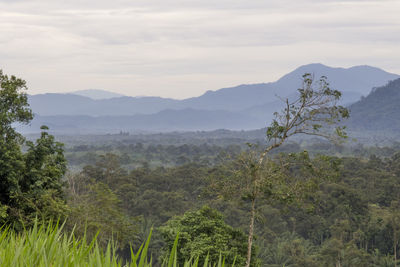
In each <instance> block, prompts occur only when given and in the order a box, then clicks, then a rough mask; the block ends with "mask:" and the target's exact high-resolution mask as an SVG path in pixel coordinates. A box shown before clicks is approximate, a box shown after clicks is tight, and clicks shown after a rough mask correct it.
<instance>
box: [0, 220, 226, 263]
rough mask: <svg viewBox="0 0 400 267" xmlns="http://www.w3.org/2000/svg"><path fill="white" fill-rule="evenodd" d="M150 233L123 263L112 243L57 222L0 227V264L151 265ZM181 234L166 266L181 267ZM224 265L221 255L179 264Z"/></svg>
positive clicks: (166, 261)
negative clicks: (67, 229) (18, 228)
mask: <svg viewBox="0 0 400 267" xmlns="http://www.w3.org/2000/svg"><path fill="white" fill-rule="evenodd" d="M150 240H151V232H150V234H149V236H148V238H147V240H146V242H145V243H144V244H142V246H141V247H140V248H139V249H138V251H137V252H134V251H133V250H132V249H131V261H130V262H124V261H122V259H120V258H119V257H118V256H117V253H116V248H115V246H114V245H113V243H112V242H109V243H108V245H107V247H106V249H102V248H100V247H99V246H98V244H97V242H96V238H94V239H93V240H90V241H88V240H86V237H85V236H84V237H83V238H82V239H77V238H75V236H74V235H73V233H71V234H66V233H64V232H63V231H62V226H59V225H58V224H55V225H52V224H49V225H47V226H38V224H35V225H34V226H33V227H32V228H31V229H29V230H26V231H24V232H22V233H15V232H14V231H12V230H10V229H9V228H4V227H3V228H2V229H1V230H0V266H13V267H28V266H35V267H44V266H46V267H47V266H49V267H50V266H51V267H53V266H54V267H55V266H63V267H68V266H71V267H72V266H74V267H75V266H99V267H100V266H104V267H114V266H128V267H131V266H132V267H150V266H152V259H151V257H148V247H149V243H150ZM178 240H179V237H178V236H177V238H176V240H175V243H174V246H173V249H172V251H171V253H170V256H169V258H168V259H166V260H165V261H164V263H163V264H162V266H163V267H178V265H177V258H178V257H179V255H178V253H177V246H178ZM201 266H202V267H210V266H211V267H225V263H224V259H223V258H222V257H220V259H219V261H218V263H210V262H209V261H208V257H206V259H205V260H204V263H202V264H201V265H200V264H199V258H196V259H188V260H187V261H186V262H185V264H184V266H179V267H201Z"/></svg>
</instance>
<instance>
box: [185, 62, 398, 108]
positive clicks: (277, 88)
mask: <svg viewBox="0 0 400 267" xmlns="http://www.w3.org/2000/svg"><path fill="white" fill-rule="evenodd" d="M305 73H311V74H314V76H315V78H316V79H318V78H319V77H321V76H326V77H327V78H328V81H329V82H330V85H331V87H332V88H333V89H337V90H340V91H341V92H343V101H342V104H350V103H353V102H355V101H357V100H359V99H360V97H361V96H365V95H367V94H368V93H369V92H370V91H371V89H372V88H373V87H376V86H381V85H384V84H386V83H387V82H388V81H390V80H394V79H397V78H400V75H397V74H391V73H388V72H385V71H384V70H381V69H378V68H375V67H370V66H356V67H351V68H347V69H346V68H332V67H328V66H325V65H323V64H309V65H304V66H301V67H299V68H297V69H295V70H294V71H292V72H290V73H288V74H286V75H284V76H283V77H282V78H280V79H279V80H278V81H276V82H273V83H261V84H251V85H240V86H236V87H231V88H223V89H220V90H217V91H208V92H206V93H205V94H204V95H202V96H199V97H195V98H190V99H186V100H183V101H184V103H185V104H186V105H187V106H190V107H192V108H197V109H207V110H213V109H217V108H218V109H224V110H230V111H240V110H244V109H249V108H252V107H254V106H259V105H265V104H268V103H272V102H274V101H278V97H277V96H280V97H287V96H289V95H291V94H294V93H296V90H297V89H298V88H299V87H300V86H301V82H302V76H303V75H304V74H305Z"/></svg>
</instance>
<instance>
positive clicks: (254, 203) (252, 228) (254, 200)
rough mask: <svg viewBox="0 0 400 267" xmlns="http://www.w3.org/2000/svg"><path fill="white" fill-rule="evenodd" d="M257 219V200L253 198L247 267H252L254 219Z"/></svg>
mask: <svg viewBox="0 0 400 267" xmlns="http://www.w3.org/2000/svg"><path fill="white" fill-rule="evenodd" d="M255 217H256V199H255V198H253V199H252V200H251V218H250V226H249V240H248V243H247V260H246V267H250V262H251V248H252V246H253V233H254V219H255Z"/></svg>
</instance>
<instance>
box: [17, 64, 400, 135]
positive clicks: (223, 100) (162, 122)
mask: <svg viewBox="0 0 400 267" xmlns="http://www.w3.org/2000/svg"><path fill="white" fill-rule="evenodd" d="M304 73H312V74H313V75H314V76H315V77H316V78H319V77H320V76H327V77H328V80H329V81H330V85H331V87H332V88H334V89H338V90H340V91H342V92H343V100H342V102H341V104H344V105H349V104H351V103H354V102H356V101H358V100H359V99H360V98H361V97H362V96H366V95H368V93H369V92H370V91H371V89H372V88H374V87H377V86H381V85H384V84H387V83H388V82H389V81H391V80H394V79H397V78H400V76H399V75H397V74H391V73H388V72H385V71H383V70H381V69H378V68H375V67H370V66H356V67H351V68H332V67H328V66H325V65H322V64H309V65H304V66H301V67H299V68H297V69H295V70H294V71H292V72H290V73H288V74H286V75H284V76H283V77H282V78H280V79H279V80H278V81H276V82H271V83H261V84H244V85H239V86H236V87H230V88H222V89H219V90H216V91H207V92H206V93H205V94H203V95H201V96H199V97H193V98H188V99H184V100H176V99H169V98H161V97H128V96H123V97H113V98H109V99H92V98H90V97H86V96H80V95H75V94H42V95H30V96H29V103H30V105H31V108H32V110H33V111H34V113H35V114H36V115H37V120H36V121H35V123H36V122H38V123H39V121H43V122H46V120H48V123H47V124H49V126H50V127H51V123H52V124H54V127H56V128H57V129H61V128H62V129H64V130H68V129H76V131H78V130H79V129H86V130H87V131H92V130H93V131H94V132H95V131H100V130H101V131H103V132H104V131H105V132H107V129H108V130H110V131H111V130H113V131H114V130H117V129H120V130H125V131H126V130H127V129H128V128H129V129H131V130H139V129H140V130H155V131H161V130H162V131H164V130H165V131H166V130H206V129H207V130H210V129H217V128H226V129H254V128H262V127H265V126H266V125H267V124H269V122H270V121H271V119H272V114H273V112H274V111H277V110H280V109H281V107H282V101H281V100H280V99H279V98H278V96H280V97H291V96H293V95H295V94H296V93H297V89H298V88H299V87H300V86H301V82H302V76H303V75H304ZM54 116H63V117H59V122H57V119H56V117H54ZM190 116H191V117H190ZM96 117H98V118H96ZM124 119H125V120H126V122H127V123H126V125H129V126H127V127H125V128H124V127H123V126H124V124H123V122H122V121H123V120H124ZM107 120H114V121H107ZM61 123H64V125H61ZM207 123H209V124H208V125H207ZM24 129H25V130H27V128H24Z"/></svg>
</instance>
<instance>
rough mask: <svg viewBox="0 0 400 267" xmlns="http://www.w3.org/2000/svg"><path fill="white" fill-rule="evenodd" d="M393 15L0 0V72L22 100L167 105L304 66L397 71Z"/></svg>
mask: <svg viewBox="0 0 400 267" xmlns="http://www.w3.org/2000/svg"><path fill="white" fill-rule="evenodd" d="M399 11H400V1H393V0H387V1H382V0H380V1H340V0H335V1H333V0H332V1H326V0H324V1H322V0H297V1H293V0H292V1H289V0H281V1H272V0H269V1H265V0H262V1H261V0H252V1H247V0H246V1H244V0H234V1H232V0H229V1H228V0H219V1H211V0H203V1H190V0H184V1H183V0H181V1H178V0H174V1H172V0H136V1H131V0H129V1H128V0H118V1H105V0H98V1H94V0H91V1H89V0H85V1H82V0H79V1H78V0H70V1H55V0H30V1H27V0H25V1H24V0H20V1H15V0H13V1H4V0H0V32H1V35H0V60H1V66H0V67H1V68H3V69H4V70H5V72H8V73H15V74H18V75H20V76H22V77H23V78H25V79H26V80H27V81H28V84H29V86H30V92H31V93H38V92H46V91H73V90H79V89H87V88H102V89H108V90H111V91H115V92H119V93H125V94H129V95H162V96H170V97H176V98H183V97H189V96H194V95H199V94H201V93H202V92H204V91H206V90H208V89H218V88H220V87H226V86H230V85H237V84H240V83H251V82H265V81H271V80H274V79H277V78H279V76H280V75H283V74H285V73H286V72H288V71H290V70H291V69H292V68H294V67H297V66H298V65H302V64H307V63H310V62H323V63H325V64H332V65H335V66H351V65H357V64H369V65H375V66H378V67H382V68H385V69H387V70H389V71H393V72H399V73H400V69H399V67H398V63H397V62H399V60H400V51H399V50H398V44H399V42H400V35H399V34H398V33H399V32H400V21H399V20H398V14H399Z"/></svg>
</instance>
